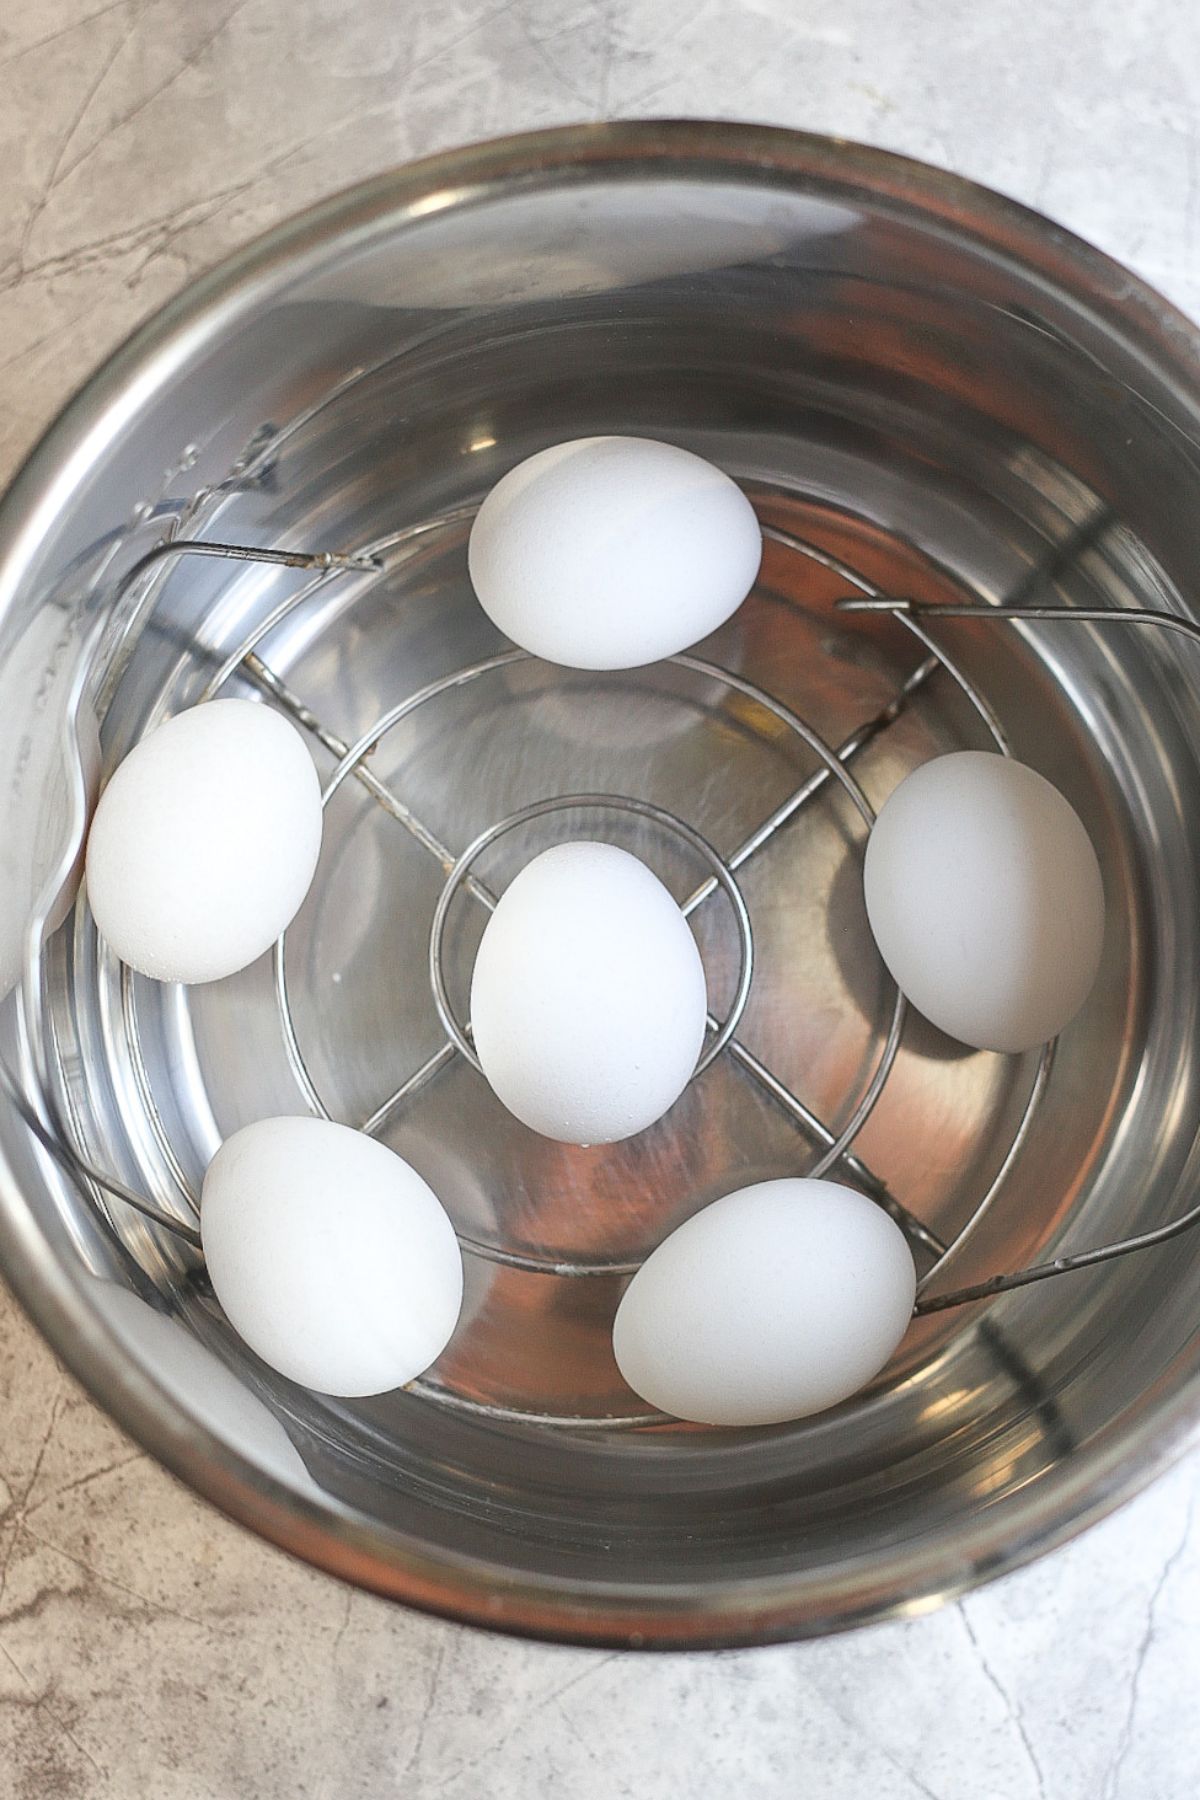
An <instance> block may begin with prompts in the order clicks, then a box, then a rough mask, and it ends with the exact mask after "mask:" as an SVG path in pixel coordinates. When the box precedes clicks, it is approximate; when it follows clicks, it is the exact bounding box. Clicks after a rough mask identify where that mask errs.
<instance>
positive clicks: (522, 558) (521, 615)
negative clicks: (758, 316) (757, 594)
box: [468, 437, 762, 669]
mask: <svg viewBox="0 0 1200 1800" xmlns="http://www.w3.org/2000/svg"><path fill="white" fill-rule="evenodd" d="M761 560H762V532H761V530H760V528H759V524H758V520H757V518H756V517H755V513H754V508H753V507H752V506H751V504H750V502H749V500H747V498H746V496H745V495H744V494H743V493H742V491H741V489H740V488H739V487H738V485H737V483H736V482H734V481H732V480H731V479H730V477H729V476H728V475H726V474H725V473H724V472H723V471H722V470H721V469H717V468H714V466H713V465H712V464H711V463H709V462H705V460H704V459H703V457H700V456H695V455H693V454H692V452H691V451H690V450H681V449H679V448H677V447H676V446H675V445H674V444H661V443H657V442H655V441H654V440H653V439H651V438H636V437H592V438H577V439H576V440H574V441H573V442H571V443H566V444H555V445H553V446H552V447H551V448H550V449H548V450H542V451H539V452H538V454H537V455H536V456H531V457H529V458H528V459H527V460H526V461H525V462H523V463H519V464H518V465H517V467H516V468H515V469H510V470H509V472H508V474H507V475H505V476H504V477H503V478H502V479H501V480H500V481H499V482H497V484H496V486H495V487H494V488H493V489H492V491H491V493H490V494H489V495H488V496H487V498H486V499H485V500H484V502H483V505H482V506H481V507H480V509H479V512H478V514H477V516H476V519H475V523H474V525H473V527H472V530H471V537H470V542H469V545H468V565H469V568H470V573H471V580H472V583H473V584H474V587H475V592H476V594H477V595H478V597H479V603H480V605H481V606H482V607H483V609H484V611H485V612H486V613H487V615H488V617H489V618H490V619H491V620H492V621H493V623H494V624H495V625H497V626H498V627H499V629H500V630H501V631H502V632H504V634H505V636H506V637H509V638H511V639H512V641H513V643H514V644H519V645H521V647H522V648H523V649H525V650H529V651H531V652H532V653H533V655H535V656H540V657H544V658H545V659H546V661H548V662H554V663H563V664H565V665H567V666H568V667H569V668H576V669H632V668H637V667H639V666H640V665H642V664H644V663H650V662H657V661H658V660H659V659H660V658H662V657H664V656H673V655H675V654H676V653H677V652H678V651H680V650H684V649H686V648H687V646H688V645H689V644H694V643H697V642H698V641H699V639H700V638H703V637H707V636H708V634H709V632H711V631H715V630H716V629H717V627H718V625H723V624H724V622H725V620H726V619H728V618H729V617H730V615H731V614H732V613H734V612H736V610H737V608H738V607H739V606H740V605H741V603H742V601H743V600H744V599H745V598H746V595H747V594H748V593H749V592H750V589H751V587H752V586H753V585H754V580H755V577H756V575H757V574H758V567H759V563H760V561H761Z"/></svg>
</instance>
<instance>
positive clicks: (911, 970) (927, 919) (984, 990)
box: [863, 750, 1104, 1051]
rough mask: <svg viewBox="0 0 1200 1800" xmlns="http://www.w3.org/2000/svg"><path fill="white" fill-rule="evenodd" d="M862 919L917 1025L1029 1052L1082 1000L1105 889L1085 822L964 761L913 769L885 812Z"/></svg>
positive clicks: (867, 870)
mask: <svg viewBox="0 0 1200 1800" xmlns="http://www.w3.org/2000/svg"><path fill="white" fill-rule="evenodd" d="M863 881H864V888H865V893H866V903H867V916H868V918H869V919H870V922H871V930H872V932H873V933H874V937H875V942H876V944H877V945H878V946H879V953H880V955H881V956H882V957H883V960H884V962H885V963H886V964H887V966H888V969H889V970H890V971H891V974H892V977H893V979H894V980H895V982H896V984H897V986H898V987H899V988H900V990H901V992H902V993H904V994H905V995H906V996H907V998H908V999H909V1000H911V1001H912V1003H913V1005H914V1006H915V1007H916V1008H917V1009H918V1011H919V1012H922V1013H924V1015H925V1017H926V1018H927V1019H930V1020H931V1021H932V1022H933V1024H935V1025H937V1026H938V1027H939V1028H940V1029H941V1030H942V1031H945V1032H947V1033H948V1034H949V1036H951V1037H953V1038H958V1039H959V1041H960V1042H962V1043H964V1044H971V1045H973V1046H974V1047H975V1048H976V1049H980V1050H1005V1051H1018V1050H1029V1049H1032V1048H1033V1047H1034V1045H1036V1044H1044V1043H1045V1042H1046V1040H1047V1039H1048V1038H1052V1037H1055V1036H1057V1034H1058V1033H1059V1032H1060V1031H1061V1030H1062V1029H1063V1027H1064V1026H1065V1025H1067V1024H1069V1022H1070V1021H1071V1019H1073V1018H1074V1016H1075V1014H1076V1013H1077V1012H1078V1011H1079V1008H1080V1007H1081V1006H1082V1005H1083V1003H1084V1001H1085V1000H1086V999H1087V996H1088V993H1089V992H1090V990H1091V987H1092V983H1093V982H1094V980H1095V978H1096V971H1097V969H1098V968H1099V965H1100V950H1101V945H1102V942H1103V938H1104V884H1103V881H1102V880H1101V876H1100V865H1099V863H1098V861H1097V860H1096V852H1095V850H1094V849H1093V848H1092V843H1091V839H1090V838H1089V837H1088V834H1087V832H1086V830H1085V829H1084V827H1083V824H1082V822H1081V821H1080V818H1079V815H1078V814H1077V813H1076V812H1075V811H1074V809H1073V808H1072V806H1071V805H1070V804H1069V802H1068V801H1067V800H1065V799H1064V798H1063V796H1062V794H1060V793H1059V791H1058V789H1057V788H1056V787H1054V786H1053V785H1052V784H1051V783H1050V782H1048V781H1047V780H1046V779H1045V777H1044V776H1042V775H1039V774H1038V773H1037V771H1036V770H1034V769H1030V768H1027V767H1026V766H1025V765H1024V764H1023V763H1019V762H1014V761H1012V760H1011V759H1010V758H1008V757H1004V756H999V755H996V754H993V753H992V752H989V751H982V750H961V751H957V752H955V753H953V754H952V755H949V756H939V757H935V758H934V760H933V761H932V762H927V763H924V764H923V765H922V766H921V767H920V768H919V769H914V771H913V772H912V774H911V775H909V776H907V777H906V779H905V780H904V781H902V782H901V783H900V786H899V787H898V788H897V789H896V791H895V792H894V793H893V794H892V796H891V798H890V799H889V800H888V802H887V804H886V805H885V806H884V808H883V810H882V811H881V813H880V815H879V817H878V819H877V820H876V823H875V828H874V830H873V831H872V833H871V837H870V841H869V843H868V845H867V855H866V862H865V866H864V870H863Z"/></svg>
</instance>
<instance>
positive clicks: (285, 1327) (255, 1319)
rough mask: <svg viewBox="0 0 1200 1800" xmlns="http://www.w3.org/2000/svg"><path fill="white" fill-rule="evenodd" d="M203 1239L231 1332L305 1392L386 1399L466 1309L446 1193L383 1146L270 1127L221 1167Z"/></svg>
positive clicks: (217, 1159)
mask: <svg viewBox="0 0 1200 1800" xmlns="http://www.w3.org/2000/svg"><path fill="white" fill-rule="evenodd" d="M200 1237H201V1243H202V1247H203V1250H204V1259H205V1262H206V1264H207V1267H208V1273H209V1278H210V1280H211V1281H212V1285H213V1292H214V1293H215V1295H216V1297H217V1299H218V1301H219V1302H220V1304H221V1306H222V1308H223V1309H224V1312H225V1314H226V1316H227V1318H228V1319H229V1322H230V1324H231V1325H232V1326H233V1328H234V1330H235V1331H236V1332H238V1333H239V1335H240V1336H241V1337H242V1338H244V1339H245V1341H246V1343H247V1344H249V1346H250V1348H251V1349H252V1350H253V1351H254V1352H255V1354H256V1355H258V1356H260V1357H261V1358H262V1360H263V1361H264V1362H265V1363H269V1364H270V1366H271V1368H273V1369H277V1370H278V1371H279V1373H280V1374H281V1375H286V1376H287V1377H288V1379H289V1380H291V1381H297V1382H299V1383H300V1384H301V1385H302V1386H303V1387H310V1388H315V1389H317V1391H318V1392H320V1393H323V1394H337V1395H342V1396H346V1397H353V1396H362V1395H366V1394H382V1393H386V1392H388V1391H390V1390H391V1389H392V1388H398V1387H403V1386H404V1384H405V1382H407V1381H411V1380H412V1379H413V1377H414V1376H416V1375H419V1374H421V1372H422V1370H424V1369H427V1368H428V1367H429V1365H430V1363H432V1362H434V1361H435V1360H436V1359H437V1357H438V1356H440V1355H441V1353H442V1351H443V1350H444V1349H445V1347H446V1345H447V1344H448V1343H449V1341H450V1337H451V1334H452V1333H453V1331H454V1327H455V1325H456V1324H457V1322H458V1315H459V1311H460V1309H461V1306H462V1294H463V1268H462V1254H461V1252H460V1250H459V1247H458V1240H457V1238H456V1237H455V1235H454V1227H453V1226H452V1225H451V1223H450V1220H449V1218H448V1216H447V1214H446V1212H445V1209H444V1208H443V1206H442V1204H441V1202H440V1201H439V1200H438V1198H437V1196H436V1195H435V1194H434V1192H433V1190H432V1189H431V1188H430V1187H428V1186H427V1185H426V1183H425V1182H424V1181H422V1179H421V1177H420V1176H419V1175H418V1174H417V1172H416V1170H415V1169H413V1168H410V1167H409V1165H408V1163H406V1162H405V1161H404V1160H403V1158H402V1157H399V1156H397V1155H396V1154H395V1153H394V1151H391V1150H389V1149H388V1148H387V1147H386V1145H384V1144H380V1143H377V1142H376V1140H375V1139H374V1138H369V1137H366V1136H364V1135H363V1133H362V1132H360V1131H352V1130H351V1129H350V1127H349V1126H347V1125H336V1124H333V1123H331V1122H330V1121H329V1120H327V1119H310V1118H278V1119H260V1120H259V1121H258V1122H257V1123H256V1124H254V1125H246V1126H244V1127H243V1128H242V1130H240V1131H235V1132H234V1134H233V1136H232V1137H230V1138H228V1139H227V1140H226V1141H225V1143H224V1144H222V1146H221V1148H220V1149H219V1150H218V1151H217V1153H216V1155H215V1156H214V1157H213V1159H212V1161H211V1163H210V1164H209V1165H208V1169H207V1171H206V1173H205V1176H204V1184H203V1187H202V1189H201V1194H200Z"/></svg>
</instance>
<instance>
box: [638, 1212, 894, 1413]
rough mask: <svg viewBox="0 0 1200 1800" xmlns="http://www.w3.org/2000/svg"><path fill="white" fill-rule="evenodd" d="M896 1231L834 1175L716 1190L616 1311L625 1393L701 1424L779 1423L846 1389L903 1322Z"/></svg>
mask: <svg viewBox="0 0 1200 1800" xmlns="http://www.w3.org/2000/svg"><path fill="white" fill-rule="evenodd" d="M915 1293H916V1270H915V1268H914V1266H913V1259H912V1254H911V1252H910V1251H909V1248H908V1245H907V1243H906V1242H905V1238H904V1234H903V1232H902V1231H901V1230H900V1228H899V1226H898V1225H896V1224H895V1223H894V1222H893V1220H892V1219H890V1218H889V1217H888V1215H887V1214H886V1213H885V1212H882V1211H881V1210H880V1208H879V1207H878V1206H876V1205H875V1204H874V1202H873V1201H871V1200H868V1199H867V1198H866V1197H865V1195H863V1194H859V1193H856V1192H854V1190H853V1189H852V1188H846V1187H841V1186H839V1185H838V1184H837V1183H836V1182H832V1181H810V1180H800V1179H794V1180H783V1181H763V1182H759V1183H758V1184H757V1185H756V1186H754V1187H747V1188H741V1189H739V1190H738V1191H737V1192H736V1193H732V1194H726V1195H725V1197H724V1198H723V1199H721V1200H715V1201H713V1203H712V1204H711V1205H710V1206H706V1207H704V1208H703V1210H702V1211H701V1212H698V1213H696V1214H695V1215H694V1216H693V1217H692V1218H690V1219H688V1220H687V1221H686V1222H685V1223H684V1224H682V1225H680V1226H679V1227H678V1229H677V1230H675V1231H673V1232H672V1233H671V1235H670V1237H668V1238H666V1239H664V1241H663V1242H662V1243H661V1244H660V1245H659V1246H658V1248H657V1250H655V1251H654V1252H653V1253H652V1255H651V1256H650V1257H649V1258H648V1259H647V1261H646V1262H645V1263H643V1264H642V1267H641V1268H640V1269H639V1270H638V1272H637V1274H636V1275H635V1276H634V1277H633V1280H632V1281H631V1282H630V1284H629V1286H628V1287H627V1288H626V1290H625V1293H624V1295H623V1297H622V1300H621V1304H620V1306H619V1307H618V1308H617V1315H616V1319H615V1321H614V1323H613V1354H614V1356H615V1357H616V1362H617V1367H618V1368H619V1369H620V1371H621V1374H622V1376H623V1377H624V1379H625V1380H626V1381H627V1382H628V1384H629V1386H630V1387H631V1388H632V1389H633V1391H634V1393H635V1394H639V1395H640V1396H641V1398H642V1399H643V1400H646V1401H648V1402H649V1403H650V1405H651V1406H656V1407H658V1408H659V1409H660V1410H661V1411H662V1412H665V1413H670V1414H672V1415H673V1416H674V1417H675V1418H679V1419H689V1420H693V1421H695V1422H696V1423H697V1424H702V1425H778V1424H782V1423H783V1422H784V1421H785V1420H788V1419H803V1418H806V1417H808V1415H809V1414H810V1413H817V1412H823V1411H824V1410H825V1408H826V1407H829V1406H836V1405H837V1404H838V1402H839V1401H841V1400H846V1399H849V1397H850V1395H851V1394H854V1393H856V1392H857V1391H858V1389H859V1388H861V1387H863V1386H865V1385H866V1383H867V1382H869V1381H871V1380H872V1379H873V1378H874V1376H876V1375H877V1374H878V1373H879V1371H880V1369H882V1368H883V1366H884V1364H885V1363H886V1362H887V1361H888V1358H889V1357H890V1356H891V1355H892V1352H893V1351H894V1350H895V1348H896V1346H897V1344H898V1343H899V1342H900V1339H901V1338H902V1337H903V1336H904V1332H905V1330H906V1328H907V1326H908V1321H909V1318H910V1316H911V1314H912V1308H913V1298H914V1295H915Z"/></svg>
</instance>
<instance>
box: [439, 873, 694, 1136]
mask: <svg viewBox="0 0 1200 1800" xmlns="http://www.w3.org/2000/svg"><path fill="white" fill-rule="evenodd" d="M707 1010H708V1001H707V997H706V992H705V982H704V965H703V963H702V962H701V960H700V952H699V950H698V949H697V948H696V940H695V939H694V938H693V936H692V934H691V931H690V930H689V929H688V924H687V920H686V919H685V918H684V916H683V913H682V912H681V911H680V909H679V907H678V906H677V905H676V904H675V901H674V900H673V899H672V898H671V896H670V894H669V893H668V892H667V890H666V888H665V887H664V886H663V885H662V883H661V881H659V879H658V877H657V876H656V875H654V874H653V873H652V872H651V871H650V870H649V869H648V868H647V867H646V865H645V864H644V863H642V862H639V861H638V859H637V857H636V856H630V854H629V853H628V851H626V850H619V849H617V848H616V846H615V845H613V844H594V843H574V844H558V845H556V846H555V847H554V848H553V849H551V850H545V851H543V852H542V854H541V855H540V856H537V857H535V858H534V860H533V861H532V862H531V863H528V864H526V866H525V868H523V869H522V870H521V872H520V874H519V875H518V876H517V877H516V878H515V879H514V880H513V881H512V882H511V883H510V885H509V886H508V888H507V889H506V890H505V892H504V894H503V895H502V896H501V899H500V904H499V905H498V906H497V908H496V910H495V912H494V913H493V915H492V917H491V918H490V919H489V920H488V923H487V927H486V929H485V931H484V934H483V938H482V941H481V943H480V946H479V953H478V956H477V957H476V960H475V971H474V975H473V977H472V981H471V1022H472V1027H473V1030H474V1036H475V1049H476V1052H477V1054H478V1056H479V1060H480V1062H481V1064H482V1065H483V1071H484V1074H485V1075H486V1076H487V1078H488V1081H489V1082H490V1083H491V1085H492V1087H493V1089H494V1090H495V1092H496V1094H497V1095H498V1096H499V1098H500V1099H501V1100H502V1101H503V1102H504V1104H505V1106H507V1107H508V1109H509V1111H510V1112H513V1113H515V1114H516V1116H517V1118H519V1119H522V1120H523V1121H524V1123H525V1124H526V1125H529V1126H531V1127H532V1129H533V1130H534V1131H540V1132H541V1133H542V1134H543V1135H544V1136H545V1137H550V1138H558V1139H560V1140H561V1141H563V1142H564V1143H568V1144H607V1143H614V1142H616V1141H617V1140H618V1139H620V1138H627V1137H632V1136H633V1134H634V1132H637V1131H644V1130H645V1128H646V1127H647V1126H648V1125H652V1124H653V1123H654V1121H655V1120H656V1119H659V1118H661V1117H662V1115H663V1113H665V1112H666V1111H667V1110H668V1108H669V1107H671V1106H673V1105H674V1103H675V1101H676V1100H677V1099H678V1098H679V1096H680V1094H681V1093H682V1092H683V1090H684V1088H685V1087H686V1086H687V1083H688V1081H689V1079H690V1077H691V1075H692V1072H693V1070H694V1069H695V1066H696V1060H697V1058H698V1057H699V1054H700V1048H701V1045H702V1044H703V1042H704V1027H705V1017H706V1014H707Z"/></svg>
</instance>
